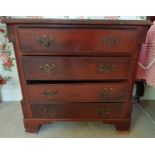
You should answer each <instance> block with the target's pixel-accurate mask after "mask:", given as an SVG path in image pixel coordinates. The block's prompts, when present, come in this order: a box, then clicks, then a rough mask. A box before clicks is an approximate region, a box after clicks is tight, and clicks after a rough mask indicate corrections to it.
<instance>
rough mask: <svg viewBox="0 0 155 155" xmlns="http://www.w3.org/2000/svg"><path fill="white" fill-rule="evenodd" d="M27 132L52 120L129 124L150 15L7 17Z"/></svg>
mask: <svg viewBox="0 0 155 155" xmlns="http://www.w3.org/2000/svg"><path fill="white" fill-rule="evenodd" d="M3 22H5V23H6V24H7V28H8V34H9V39H10V41H11V42H13V44H14V49H15V55H16V59H17V66H18V72H19V77H20V83H21V88H22V94H23V100H22V101H21V105H22V110H23V115H24V126H25V129H26V131H27V132H37V131H38V129H39V127H40V126H41V125H43V124H45V123H51V122H53V121H102V122H103V123H111V124H115V127H116V129H117V130H128V129H129V128H130V123H131V112H132V105H133V103H132V90H133V85H134V82H135V74H136V66H137V61H138V55H139V52H138V51H139V48H140V45H141V44H142V43H143V42H144V41H145V36H146V33H147V31H148V29H149V27H150V24H151V22H149V21H127V20H69V19H67V20H64V19H9V20H5V21H3Z"/></svg>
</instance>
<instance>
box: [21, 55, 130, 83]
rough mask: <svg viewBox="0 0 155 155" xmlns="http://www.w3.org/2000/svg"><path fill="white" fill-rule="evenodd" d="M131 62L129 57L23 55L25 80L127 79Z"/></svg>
mask: <svg viewBox="0 0 155 155" xmlns="http://www.w3.org/2000/svg"><path fill="white" fill-rule="evenodd" d="M131 64H132V59H131V58H130V57H49V56H36V57H31V56H25V57H23V65H24V72H25V78H26V79H27V80H116V79H129V78H130V75H131Z"/></svg>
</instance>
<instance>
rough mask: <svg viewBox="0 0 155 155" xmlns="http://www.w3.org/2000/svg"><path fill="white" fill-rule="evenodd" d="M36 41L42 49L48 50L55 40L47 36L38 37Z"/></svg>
mask: <svg viewBox="0 0 155 155" xmlns="http://www.w3.org/2000/svg"><path fill="white" fill-rule="evenodd" d="M36 41H37V42H38V44H39V45H41V46H42V47H45V48H48V47H49V46H50V45H51V44H52V43H53V42H54V38H53V37H50V38H49V37H47V36H46V35H43V36H38V37H36Z"/></svg>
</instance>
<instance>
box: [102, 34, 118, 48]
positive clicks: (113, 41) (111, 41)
mask: <svg viewBox="0 0 155 155" xmlns="http://www.w3.org/2000/svg"><path fill="white" fill-rule="evenodd" d="M103 44H104V45H106V46H114V45H117V44H119V38H118V37H116V36H106V37H104V38H103Z"/></svg>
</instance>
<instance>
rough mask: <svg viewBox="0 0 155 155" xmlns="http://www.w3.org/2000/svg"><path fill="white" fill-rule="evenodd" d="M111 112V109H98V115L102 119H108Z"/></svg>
mask: <svg viewBox="0 0 155 155" xmlns="http://www.w3.org/2000/svg"><path fill="white" fill-rule="evenodd" d="M110 111H111V109H110V108H107V109H106V108H102V109H96V114H97V115H98V116H100V117H106V116H107V115H109V113H110Z"/></svg>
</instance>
